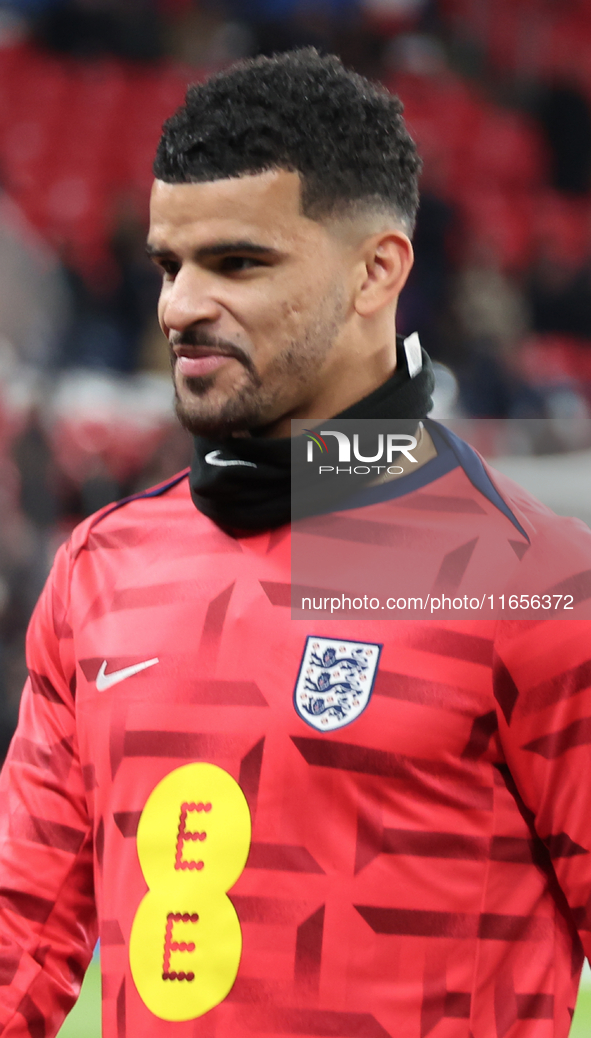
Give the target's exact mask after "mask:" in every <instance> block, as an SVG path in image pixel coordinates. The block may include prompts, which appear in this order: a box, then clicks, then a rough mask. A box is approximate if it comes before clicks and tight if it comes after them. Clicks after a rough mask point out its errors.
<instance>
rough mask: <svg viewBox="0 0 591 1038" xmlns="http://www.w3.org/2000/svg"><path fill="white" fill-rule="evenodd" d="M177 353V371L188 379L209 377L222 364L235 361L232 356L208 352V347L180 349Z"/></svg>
mask: <svg viewBox="0 0 591 1038" xmlns="http://www.w3.org/2000/svg"><path fill="white" fill-rule="evenodd" d="M175 353H176V357H177V360H176V370H177V371H178V372H179V374H181V375H184V376H185V377H186V378H199V377H203V375H209V374H210V373H211V372H212V371H216V370H217V368H219V367H221V366H222V364H225V363H226V361H228V360H233V359H234V358H233V357H232V356H231V355H230V354H227V353H219V352H218V351H215V350H208V349H207V348H206V347H201V348H195V347H193V348H191V347H180V348H179V349H177V350H175Z"/></svg>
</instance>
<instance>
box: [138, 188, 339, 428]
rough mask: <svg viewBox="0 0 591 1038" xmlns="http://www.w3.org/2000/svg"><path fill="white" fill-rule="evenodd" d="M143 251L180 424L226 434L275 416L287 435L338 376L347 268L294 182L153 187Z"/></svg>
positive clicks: (268, 423) (272, 422)
mask: <svg viewBox="0 0 591 1038" xmlns="http://www.w3.org/2000/svg"><path fill="white" fill-rule="evenodd" d="M148 250H149V252H150V253H151V255H152V257H153V259H154V261H155V262H156V263H157V264H158V266H159V267H160V268H161V270H162V274H163V283H162V292H161V295H160V302H159V306H158V317H159V321H160V326H161V328H162V330H163V332H164V334H165V335H166V337H167V338H168V341H169V343H170V349H171V362H172V367H173V379H174V385H175V392H176V397H177V413H178V416H179V418H180V420H181V422H182V423H183V424H184V425H185V426H186V427H187V428H188V429H190V430H191V431H192V432H194V433H201V434H204V435H210V436H215V435H217V436H229V435H231V434H232V433H234V432H242V431H245V430H248V429H253V428H258V427H269V429H270V431H275V432H277V429H278V422H279V421H280V420H281V419H284V422H283V425H282V427H281V429H280V430H279V431H280V434H282V435H289V424H288V420H289V418H292V417H294V418H296V417H305V416H307V415H308V414H310V413H312V411H313V409H314V402H315V400H317V399H319V397H320V398H321V396H322V387H323V386H325V385H326V384H327V381H330V379H331V377H334V376H335V375H336V374H337V373H338V354H339V339H340V338H341V337H342V336H343V334H344V329H345V326H346V320H347V311H348V301H347V297H348V291H347V284H348V271H349V268H350V265H351V260H350V255H351V253H350V250H349V249H348V246H347V245H346V243H345V242H344V240H343V239H342V238H339V236H338V235H335V234H333V233H330V231H329V230H328V229H327V227H325V226H324V225H323V224H321V223H318V222H316V221H313V220H310V219H308V218H307V217H305V216H302V214H301V212H300V179H299V176H298V175H297V174H296V173H288V172H286V171H283V170H279V171H270V172H266V173H262V174H258V175H253V176H244V177H239V178H232V179H226V180H217V181H207V182H206V183H200V184H166V183H164V182H162V181H159V180H157V181H155V183H154V187H153V190H152V200H151V221H150V233H149V238H148ZM319 417H322V415H319ZM286 420H287V426H286Z"/></svg>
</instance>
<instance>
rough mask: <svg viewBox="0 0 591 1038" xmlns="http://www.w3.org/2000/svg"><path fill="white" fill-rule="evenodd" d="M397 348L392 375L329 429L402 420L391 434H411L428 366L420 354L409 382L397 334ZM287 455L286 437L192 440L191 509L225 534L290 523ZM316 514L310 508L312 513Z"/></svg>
mask: <svg viewBox="0 0 591 1038" xmlns="http://www.w3.org/2000/svg"><path fill="white" fill-rule="evenodd" d="M397 347H398V349H397V368H396V371H395V372H394V374H393V375H392V377H391V378H389V379H388V381H387V382H384V383H383V385H381V386H379V387H378V388H377V389H375V390H374V392H373V393H370V395H369V396H366V397H365V398H364V399H363V400H359V401H358V402H357V403H356V404H353V405H352V407H348V408H347V410H346V411H342V412H341V414H339V415H336V416H335V418H334V419H332V424H333V425H334V421H335V420H338V419H352V418H353V419H354V418H378V419H383V420H389V419H397V420H400V419H406V420H407V422H406V423H400V421H397V425H396V429H397V431H398V432H410V433H412V432H414V430H415V429H416V426H417V423H418V422H419V420H420V419H421V418H425V417H426V416H427V414H428V412H429V410H430V409H431V407H432V400H431V393H432V392H433V388H434V385H435V379H434V375H433V368H432V366H431V361H430V360H429V357H428V356H427V354H426V353H425V351H424V350H422V351H421V355H422V367H421V368H420V369H419V370H417V371H416V372H415V373H414V375H413V377H412V378H411V376H410V374H409V368H408V356H407V351H406V350H405V347H404V340H403V339H402V337H401V336H398V338H397ZM291 452H292V440H291V438H290V437H285V438H281V439H272V438H268V437H263V436H257V435H253V436H248V437H232V438H230V439H226V440H210V439H207V438H206V437H204V436H195V437H194V452H193V461H192V464H191V473H190V477H189V478H190V487H191V497H192V499H193V503H194V505H195V507H196V508H198V509H199V511H200V512H203V513H204V515H206V516H208V517H209V518H210V519H212V520H213V522H214V523H216V524H217V525H218V526H221V527H222V528H223V529H227V530H234V531H245V532H250V533H255V532H260V531H262V530H270V529H273V528H275V527H277V526H282V525H283V524H284V523H288V522H290V519H291V517H292V502H291V497H292V495H291V490H292V487H291V456H292V455H291ZM317 510H318V509H317V508H314V507H311V508H310V511H312V512H313V511H317ZM320 510H322V509H320Z"/></svg>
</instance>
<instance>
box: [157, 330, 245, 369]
mask: <svg viewBox="0 0 591 1038" xmlns="http://www.w3.org/2000/svg"><path fill="white" fill-rule="evenodd" d="M168 341H169V343H170V348H171V350H172V351H173V352H174V350H175V349H176V348H177V347H179V346H188V347H189V348H191V347H203V348H205V349H210V350H211V351H212V353H220V354H223V355H224V356H225V357H235V358H236V360H239V361H240V362H241V363H242V364H244V366H245V368H247V369H248V370H249V371H254V365H253V362H252V360H251V358H250V357H249V355H248V353H247V352H246V350H243V349H242V347H241V346H237V345H236V343H235V342H230V340H229V339H220V338H219V337H218V336H216V335H210V334H209V333H208V332H206V331H205V329H202V328H186V329H185V330H184V331H182V332H178V333H177V334H174V333H173V334H171V335H170V337H169V340H168ZM173 363H174V358H173Z"/></svg>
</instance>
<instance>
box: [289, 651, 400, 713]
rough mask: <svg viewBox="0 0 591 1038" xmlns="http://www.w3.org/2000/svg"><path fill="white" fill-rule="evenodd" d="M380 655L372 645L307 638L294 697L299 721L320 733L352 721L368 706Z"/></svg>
mask: <svg viewBox="0 0 591 1038" xmlns="http://www.w3.org/2000/svg"><path fill="white" fill-rule="evenodd" d="M381 651H382V646H381V645H376V644H375V643H374V642H351V641H347V640H345V639H344V638H341V639H337V638H316V637H314V636H313V635H310V636H309V637H308V638H307V639H306V647H305V649H304V655H303V658H302V663H301V666H300V672H299V674H298V679H297V681H296V686H295V690H294V695H293V702H294V706H295V708H296V711H297V713H298V714H299V715H300V717H301V718H302V720H303V721H305V722H306V723H307V724H309V725H311V726H312V728H316V729H317V731H319V732H334V731H335V729H336V728H344V726H345V725H347V724H351V722H352V721H355V720H356V719H357V718H358V717H359V715H360V714H361V713H363V711H364V710H365V708H366V706H367V704H368V703H369V699H370V696H371V693H372V690H373V686H374V682H375V679H376V672H377V669H378V663H379V660H380V652H381Z"/></svg>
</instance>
